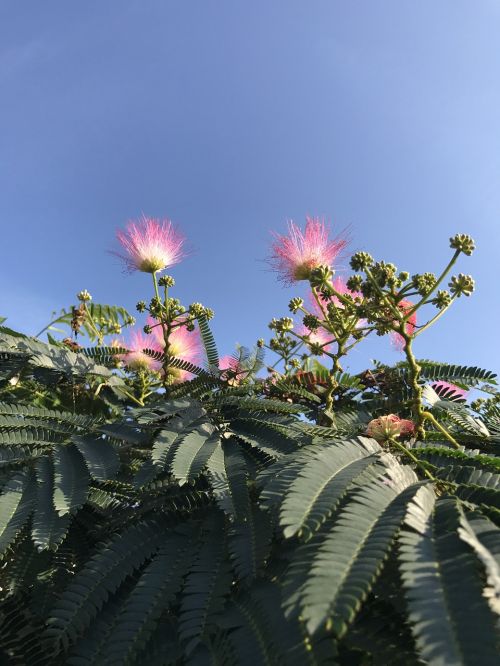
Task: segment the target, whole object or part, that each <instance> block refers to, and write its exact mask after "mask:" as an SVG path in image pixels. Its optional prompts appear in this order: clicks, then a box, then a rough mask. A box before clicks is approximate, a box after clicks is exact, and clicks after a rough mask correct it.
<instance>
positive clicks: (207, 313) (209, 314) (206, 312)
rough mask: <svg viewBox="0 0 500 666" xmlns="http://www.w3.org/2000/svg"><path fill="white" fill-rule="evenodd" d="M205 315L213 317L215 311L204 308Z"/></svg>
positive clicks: (208, 317)
mask: <svg viewBox="0 0 500 666" xmlns="http://www.w3.org/2000/svg"><path fill="white" fill-rule="evenodd" d="M205 317H206V318H207V319H208V320H210V319H213V318H214V317H215V312H214V311H213V310H212V308H205Z"/></svg>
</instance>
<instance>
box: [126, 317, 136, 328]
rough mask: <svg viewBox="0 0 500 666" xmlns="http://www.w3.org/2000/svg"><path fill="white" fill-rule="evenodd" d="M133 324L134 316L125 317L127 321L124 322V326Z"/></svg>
mask: <svg viewBox="0 0 500 666" xmlns="http://www.w3.org/2000/svg"><path fill="white" fill-rule="evenodd" d="M134 324H135V317H127V321H126V322H125V325H126V326H133V325H134Z"/></svg>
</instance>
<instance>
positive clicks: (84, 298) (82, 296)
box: [76, 289, 92, 303]
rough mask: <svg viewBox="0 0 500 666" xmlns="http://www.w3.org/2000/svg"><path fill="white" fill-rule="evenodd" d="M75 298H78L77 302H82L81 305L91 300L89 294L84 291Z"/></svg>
mask: <svg viewBox="0 0 500 666" xmlns="http://www.w3.org/2000/svg"><path fill="white" fill-rule="evenodd" d="M76 297H77V298H78V300H79V301H82V303H85V301H91V300H92V296H91V295H90V294H89V292H88V291H87V290H86V289H83V290H82V291H79V292H78V294H77V295H76Z"/></svg>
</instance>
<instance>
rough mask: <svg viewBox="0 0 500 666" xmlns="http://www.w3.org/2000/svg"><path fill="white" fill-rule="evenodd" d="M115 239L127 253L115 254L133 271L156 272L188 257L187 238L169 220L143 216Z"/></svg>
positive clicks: (132, 222)
mask: <svg viewBox="0 0 500 666" xmlns="http://www.w3.org/2000/svg"><path fill="white" fill-rule="evenodd" d="M116 237H117V239H118V241H119V242H120V244H121V245H122V247H123V249H124V250H125V254H120V253H119V252H113V254H116V255H117V256H118V257H120V259H123V260H124V261H125V264H126V266H127V269H128V270H129V271H130V272H132V271H142V272H143V273H157V272H158V271H162V270H164V269H165V268H168V267H169V266H173V265H174V264H178V263H179V261H181V259H182V258H183V257H184V256H185V253H184V252H183V245H184V243H185V238H184V236H182V235H181V234H180V233H179V232H178V231H177V229H176V228H175V227H174V225H173V224H172V222H171V221H170V220H161V221H160V220H157V219H154V218H151V217H146V216H145V215H143V216H142V217H141V218H140V219H139V220H137V221H134V220H132V221H130V222H129V223H128V224H127V228H126V231H121V230H120V231H117V232H116Z"/></svg>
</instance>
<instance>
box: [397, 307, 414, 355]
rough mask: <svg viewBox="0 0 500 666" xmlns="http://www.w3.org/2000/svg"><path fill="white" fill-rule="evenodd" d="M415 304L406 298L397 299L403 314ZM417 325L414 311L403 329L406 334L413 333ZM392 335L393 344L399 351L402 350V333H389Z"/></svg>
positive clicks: (403, 343)
mask: <svg viewBox="0 0 500 666" xmlns="http://www.w3.org/2000/svg"><path fill="white" fill-rule="evenodd" d="M414 305H415V303H412V302H411V301H408V300H406V299H403V300H402V301H399V303H398V308H399V309H400V310H401V311H402V313H403V314H407V313H408V312H409V311H410V310H411V309H412V308H413V306H414ZM416 326H417V313H416V312H414V313H413V314H412V315H411V316H410V317H409V319H408V321H407V322H406V325H405V331H406V334H407V335H413V333H414V331H415V328H416ZM391 337H392V343H393V345H394V346H395V347H396V348H397V349H399V350H400V351H402V350H403V347H404V346H405V340H404V338H403V336H402V335H400V334H399V333H396V332H394V331H393V332H392V333H391Z"/></svg>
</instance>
